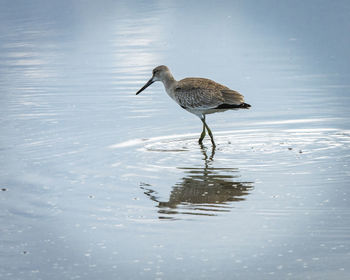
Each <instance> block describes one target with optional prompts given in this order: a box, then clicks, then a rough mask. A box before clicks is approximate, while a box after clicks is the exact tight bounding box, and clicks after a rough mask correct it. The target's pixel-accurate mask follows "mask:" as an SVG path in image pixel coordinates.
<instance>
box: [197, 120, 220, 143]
mask: <svg viewBox="0 0 350 280" xmlns="http://www.w3.org/2000/svg"><path fill="white" fill-rule="evenodd" d="M201 121H202V122H203V129H204V128H206V129H207V130H208V134H209V136H210V140H211V143H212V144H213V147H216V145H215V142H214V137H213V133H211V130H210V128H209V126H208V125H207V123H206V122H205V116H204V115H203V117H202V118H201ZM202 134H203V132H202ZM204 135H205V132H204ZM201 137H202V135H201ZM203 138H204V136H203ZM199 140H201V138H200V139H199ZM202 140H203V139H202ZM200 143H201V142H200Z"/></svg>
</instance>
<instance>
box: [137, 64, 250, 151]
mask: <svg viewBox="0 0 350 280" xmlns="http://www.w3.org/2000/svg"><path fill="white" fill-rule="evenodd" d="M156 81H161V82H162V83H163V84H164V87H165V90H166V92H167V94H168V95H169V96H170V97H171V98H172V99H173V100H174V101H175V102H176V103H177V104H179V105H180V106H181V107H182V108H183V109H185V110H186V111H188V112H190V113H192V114H194V115H196V116H197V117H199V118H200V119H201V121H202V122H203V130H202V133H201V136H200V137H199V140H198V142H199V144H202V142H203V139H204V136H205V130H207V131H208V134H209V136H210V139H211V143H212V144H213V147H215V146H216V145H215V142H214V137H213V134H212V132H211V130H210V128H209V126H208V125H207V123H206V122H205V115H207V114H213V113H216V112H223V111H226V110H236V109H248V108H249V107H250V105H249V104H247V103H244V98H243V95H242V94H240V93H239V92H237V91H235V90H232V89H229V88H228V87H226V86H223V85H220V84H218V83H216V82H214V81H212V80H209V79H204V78H185V79H183V80H180V81H176V80H175V79H174V77H173V75H172V74H171V72H170V70H169V68H168V67H167V66H165V65H161V66H158V67H156V68H154V69H153V75H152V78H151V79H150V80H149V81H148V82H147V83H146V84H145V85H144V86H143V87H142V88H141V89H140V90H139V91H138V92H136V95H137V94H139V93H140V92H141V91H143V90H144V89H146V88H147V87H148V86H150V85H151V84H153V83H154V82H156Z"/></svg>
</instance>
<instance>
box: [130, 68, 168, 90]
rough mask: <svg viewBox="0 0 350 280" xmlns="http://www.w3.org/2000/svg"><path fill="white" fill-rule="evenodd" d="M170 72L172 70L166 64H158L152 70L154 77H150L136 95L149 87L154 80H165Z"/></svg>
mask: <svg viewBox="0 0 350 280" xmlns="http://www.w3.org/2000/svg"><path fill="white" fill-rule="evenodd" d="M169 73H170V70H169V68H168V67H166V66H165V65H160V66H157V67H156V68H154V69H153V71H152V78H151V79H149V81H148V82H147V83H146V84H145V85H144V86H143V87H142V88H140V89H139V90H138V92H136V95H137V94H139V93H140V92H141V91H143V90H145V89H146V88H148V87H149V86H150V85H151V84H153V83H154V82H157V81H164V80H165V78H166V76H167V75H169Z"/></svg>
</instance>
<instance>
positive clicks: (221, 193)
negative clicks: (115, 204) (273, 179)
mask: <svg viewBox="0 0 350 280" xmlns="http://www.w3.org/2000/svg"><path fill="white" fill-rule="evenodd" d="M201 149H202V153H203V155H204V159H203V161H204V167H178V169H181V170H184V173H185V176H184V177H183V178H182V179H181V180H180V181H179V182H178V183H176V184H175V186H174V187H173V189H172V191H171V193H170V197H169V200H168V201H160V199H159V197H158V196H157V192H156V191H155V190H153V189H152V188H151V186H150V185H148V184H144V183H143V184H142V185H141V189H143V190H144V193H145V195H147V196H148V197H149V198H150V199H151V200H153V201H155V202H157V203H158V205H157V207H158V208H159V210H158V213H159V215H160V216H159V218H160V219H174V217H172V216H169V215H176V214H189V215H204V216H216V215H217V212H227V211H229V209H230V208H232V206H231V205H230V202H233V201H242V200H245V198H244V197H245V196H246V195H248V194H249V191H250V190H251V189H252V188H253V183H252V182H242V181H239V180H238V178H239V177H240V176H239V171H238V169H237V168H214V167H212V166H211V164H212V162H213V157H214V153H215V148H213V149H212V151H211V155H210V156H209V157H208V155H207V153H206V150H205V148H204V147H203V146H201Z"/></svg>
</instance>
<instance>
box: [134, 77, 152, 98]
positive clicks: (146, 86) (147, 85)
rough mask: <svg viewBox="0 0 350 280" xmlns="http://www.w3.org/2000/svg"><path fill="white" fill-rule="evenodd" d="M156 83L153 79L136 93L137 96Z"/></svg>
mask: <svg viewBox="0 0 350 280" xmlns="http://www.w3.org/2000/svg"><path fill="white" fill-rule="evenodd" d="M154 82H155V81H153V77H152V78H151V79H150V80H149V81H148V82H147V83H146V84H145V85H144V86H143V87H142V88H140V89H139V91H138V92H136V95H138V94H139V93H140V92H141V91H143V90H144V89H146V88H148V87H149V86H150V85H151V84H153V83H154Z"/></svg>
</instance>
